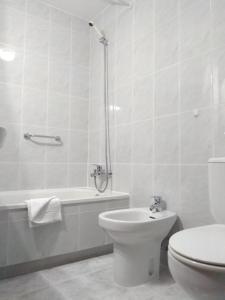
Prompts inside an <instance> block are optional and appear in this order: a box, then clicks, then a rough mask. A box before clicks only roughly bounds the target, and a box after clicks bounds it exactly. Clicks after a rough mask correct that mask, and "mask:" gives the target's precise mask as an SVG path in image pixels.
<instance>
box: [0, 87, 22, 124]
mask: <svg viewBox="0 0 225 300" xmlns="http://www.w3.org/2000/svg"><path fill="white" fill-rule="evenodd" d="M21 98H22V89H21V87H19V86H9V85H7V84H0V106H1V110H0V120H1V122H7V123H12V122H16V123H19V122H21Z"/></svg>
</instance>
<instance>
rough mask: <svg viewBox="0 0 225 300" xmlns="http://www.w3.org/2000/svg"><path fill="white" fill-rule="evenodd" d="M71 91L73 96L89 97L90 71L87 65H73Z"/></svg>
mask: <svg viewBox="0 0 225 300" xmlns="http://www.w3.org/2000/svg"><path fill="white" fill-rule="evenodd" d="M70 85H71V86H70V92H71V94H72V95H73V96H78V97H81V98H85V99H87V98H88V96H89V71H88V69H87V68H86V67H81V66H78V65H73V66H72V67H71V82H70Z"/></svg>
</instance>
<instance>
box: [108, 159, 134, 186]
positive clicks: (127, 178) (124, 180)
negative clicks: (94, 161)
mask: <svg viewBox="0 0 225 300" xmlns="http://www.w3.org/2000/svg"><path fill="white" fill-rule="evenodd" d="M112 171H113V190H116V191H121V192H129V191H130V187H131V165H130V164H113V166H112Z"/></svg>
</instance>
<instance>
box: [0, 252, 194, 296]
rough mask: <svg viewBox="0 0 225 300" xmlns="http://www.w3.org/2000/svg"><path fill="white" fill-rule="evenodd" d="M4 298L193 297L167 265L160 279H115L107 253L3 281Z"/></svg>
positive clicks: (110, 256) (0, 291) (109, 256)
mask: <svg viewBox="0 0 225 300" xmlns="http://www.w3.org/2000/svg"><path fill="white" fill-rule="evenodd" d="M0 299H1V300H103V299H104V300H191V299H190V298H189V297H188V296H187V295H186V294H185V293H184V292H183V291H182V289H181V288H180V287H179V286H178V285H176V284H175V282H174V281H173V279H172V277H171V275H170V273H169V271H168V269H167V268H162V270H161V274H160V280H151V281H149V282H148V283H146V284H143V285H140V286H137V287H132V288H126V287H121V286H119V285H118V284H116V283H115V282H114V279H113V255H105V256H101V257H96V258H92V259H87V260H84V261H81V262H76V263H72V264H68V265H64V266H60V267H56V268H52V269H48V270H43V271H40V272H36V273H33V274H29V275H25V276H20V277H16V278H13V279H8V280H3V281H1V282H0Z"/></svg>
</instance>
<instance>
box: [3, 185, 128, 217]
mask: <svg viewBox="0 0 225 300" xmlns="http://www.w3.org/2000/svg"><path fill="white" fill-rule="evenodd" d="M51 196H57V197H58V198H59V199H60V200H61V201H62V205H68V204H79V203H80V204H83V203H93V202H102V201H109V200H122V199H127V198H129V195H128V194H127V193H121V192H114V191H106V192H105V193H103V194H101V193H99V192H97V191H96V190H95V189H92V188H63V189H47V190H23V191H9V192H0V210H1V209H21V208H26V204H25V200H29V199H33V198H47V197H51ZM0 222H1V220H0Z"/></svg>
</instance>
